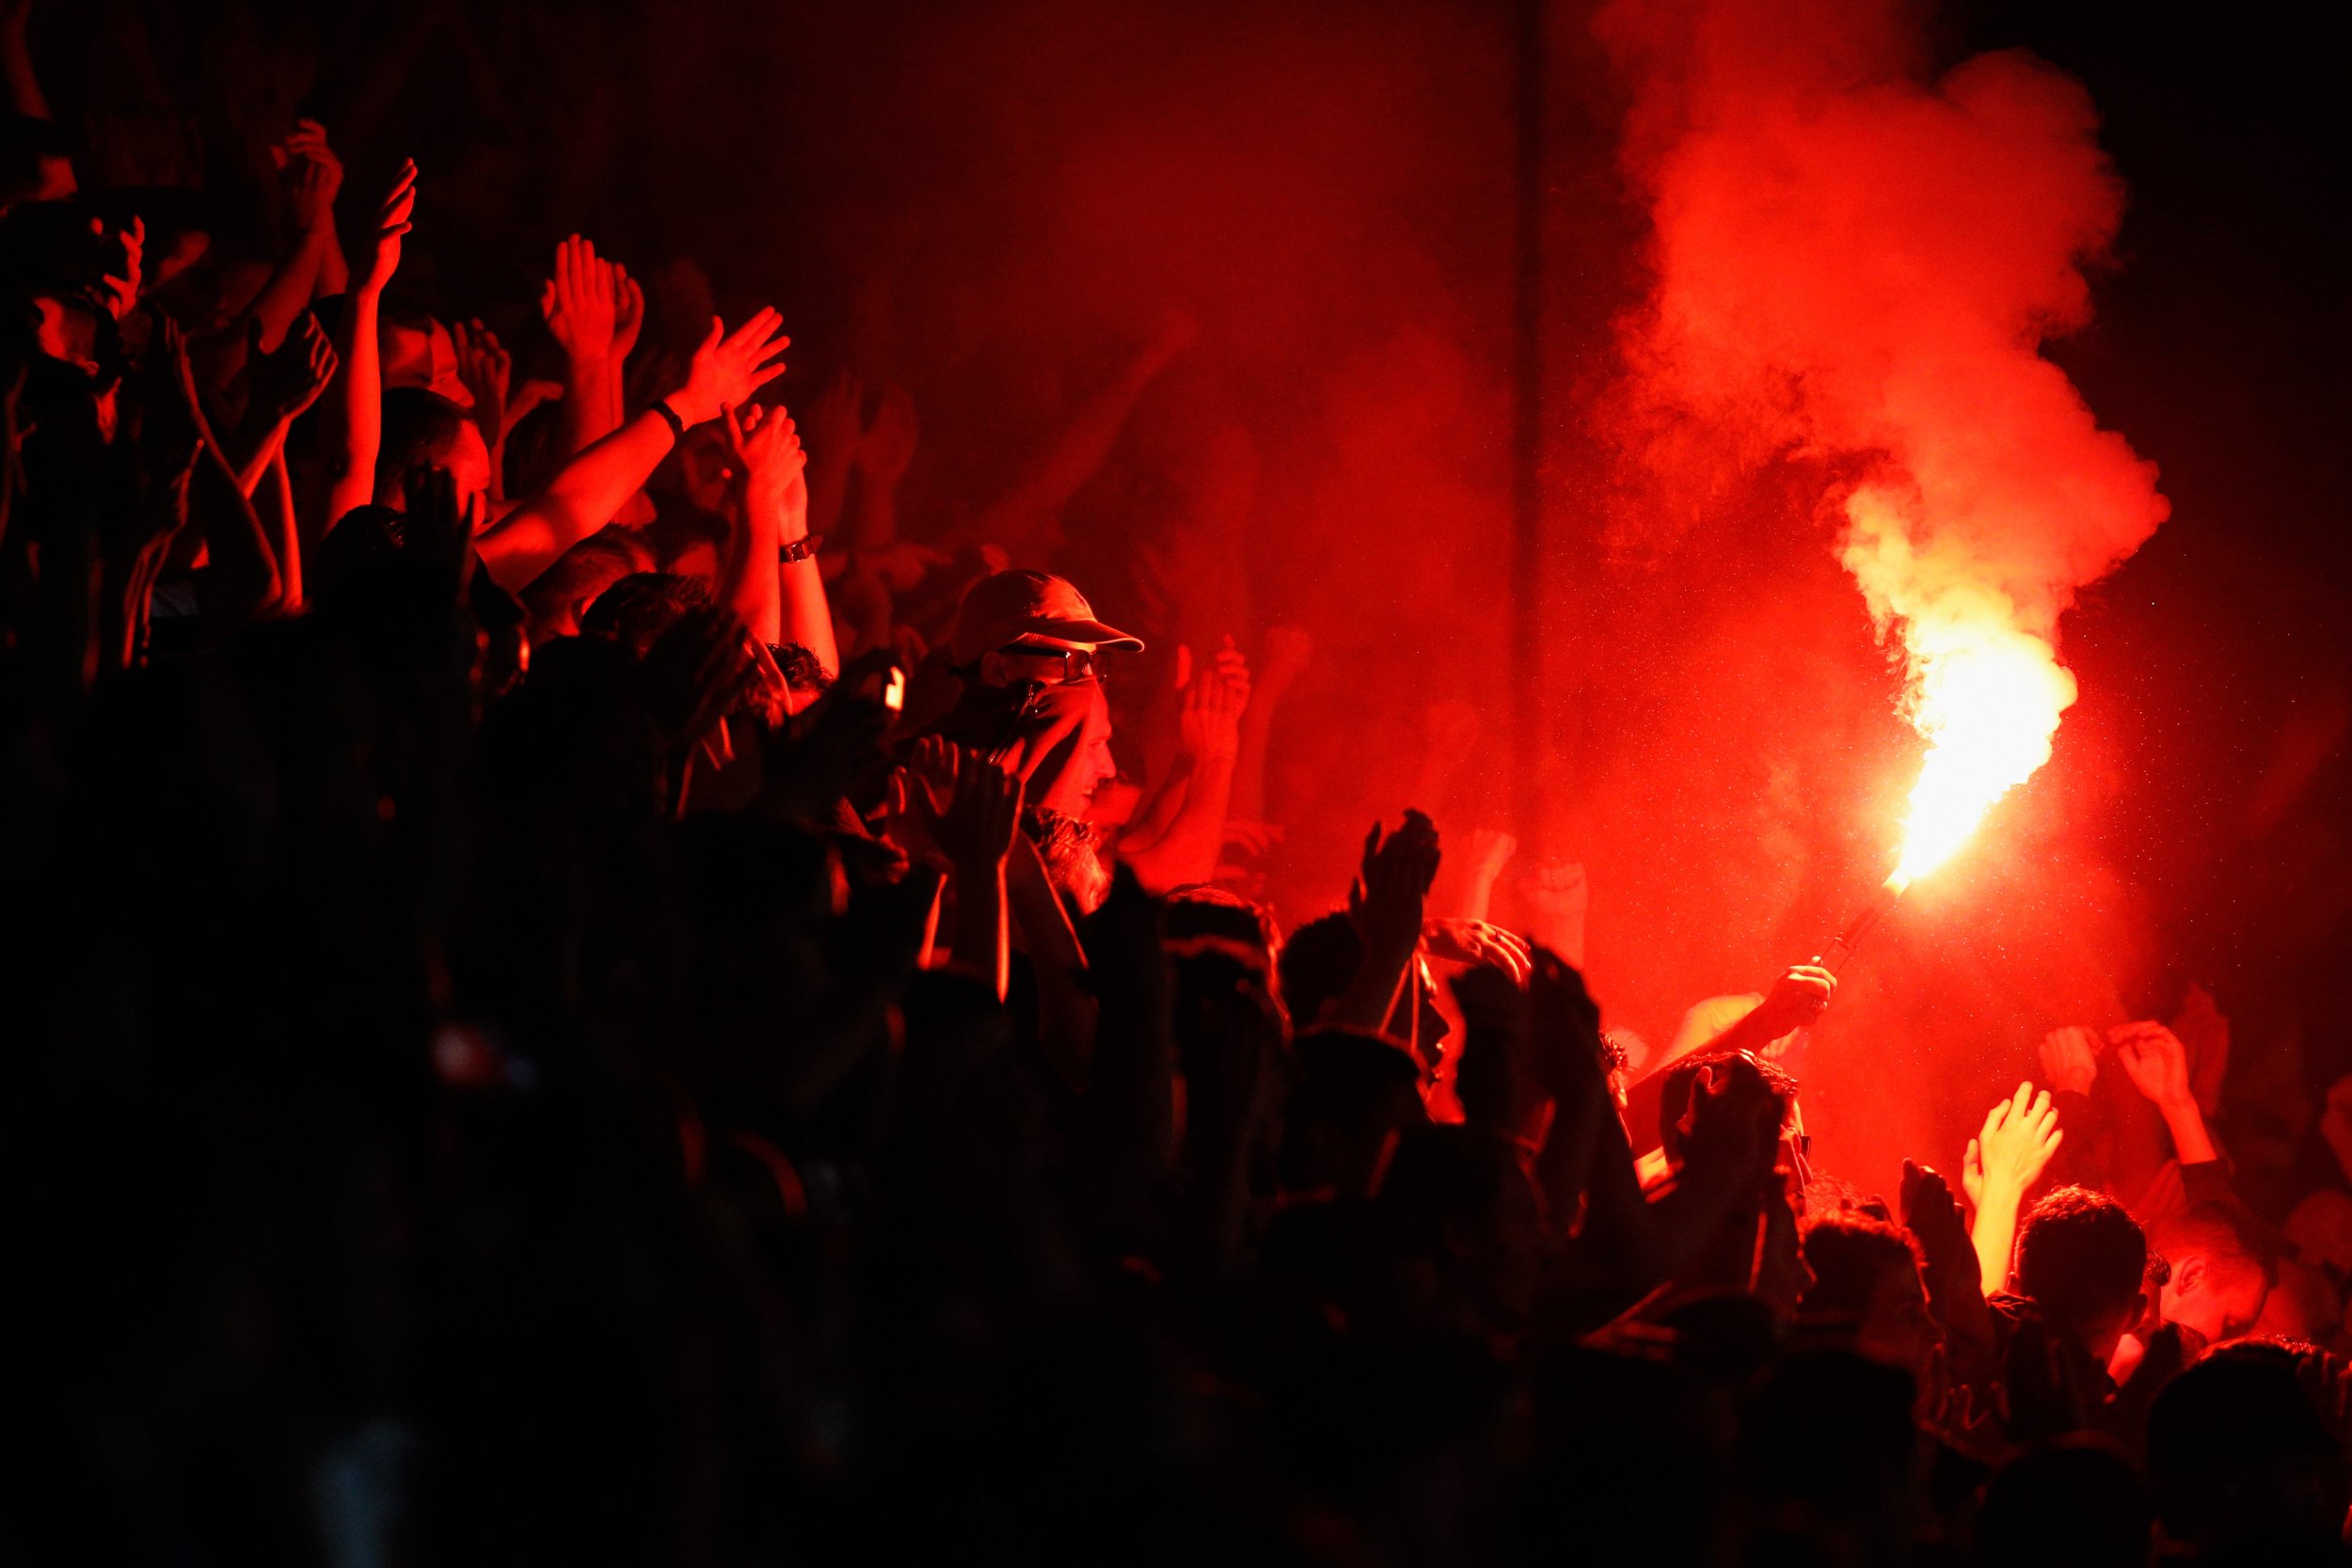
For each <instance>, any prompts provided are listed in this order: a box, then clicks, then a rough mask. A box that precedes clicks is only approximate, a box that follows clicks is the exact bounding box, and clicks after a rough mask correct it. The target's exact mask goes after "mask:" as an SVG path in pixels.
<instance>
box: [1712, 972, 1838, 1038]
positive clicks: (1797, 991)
mask: <svg viewBox="0 0 2352 1568" xmlns="http://www.w3.org/2000/svg"><path fill="white" fill-rule="evenodd" d="M1836 993H1837V976H1836V975H1835V974H1831V973H1830V972H1829V971H1828V970H1826V969H1823V968H1821V967H1820V965H1818V964H1791V965H1790V966H1789V967H1788V969H1787V970H1785V971H1783V972H1782V973H1781V975H1780V977H1779V978H1778V979H1776V980H1774V981H1773V982H1772V990H1770V991H1767V992H1766V993H1765V996H1764V1000H1763V1001H1761V1002H1759V1003H1757V1004H1756V1006H1754V1007H1753V1008H1751V1009H1749V1011H1748V1013H1747V1015H1746V1016H1745V1017H1743V1018H1741V1019H1740V1021H1739V1022H1737V1023H1734V1024H1733V1025H1732V1026H1731V1027H1730V1028H1728V1029H1726V1030H1724V1032H1723V1033H1722V1034H1720V1035H1718V1036H1716V1037H1714V1038H1713V1039H1712V1040H1710V1041H1708V1050H1710V1051H1731V1050H1740V1051H1752V1052H1754V1053H1756V1055H1758V1056H1762V1055H1764V1054H1765V1053H1766V1048H1767V1047H1768V1046H1770V1045H1771V1044H1772V1042H1773V1041H1774V1040H1776V1039H1778V1038H1780V1037H1782V1036H1783V1035H1786V1034H1787V1033H1788V1032H1789V1031H1790V1030H1791V1029H1802V1028H1804V1027H1805V1026H1806V1025H1808V1024H1810V1023H1813V1022H1817V1021H1818V1020H1819V1019H1820V1016H1821V1015H1822V1014H1823V1013H1825V1012H1827V1011H1829V1004H1830V998H1831V997H1833V996H1835V995H1836Z"/></svg>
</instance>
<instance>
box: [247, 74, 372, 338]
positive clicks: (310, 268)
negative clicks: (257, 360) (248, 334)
mask: <svg viewBox="0 0 2352 1568" xmlns="http://www.w3.org/2000/svg"><path fill="white" fill-rule="evenodd" d="M270 156H271V157H272V158H274V159H276V160H277V162H278V167H279V169H280V170H281V171H282V172H283V174H284V176H285V180H286V189H287V193H288V198H289V204H290V206H291V208H292V211H293V216H294V240H293V242H292V243H291V244H290V245H288V246H287V249H286V254H285V255H284V256H282V257H280V258H279V259H278V265H277V266H276V267H275V268H274V269H272V271H271V273H270V275H269V277H268V279H267V280H266V281H265V282H263V283H262V289H261V292H260V293H257V294H255V295H254V296H253V302H252V303H251V304H250V305H248V306H246V309H245V315H244V317H243V322H244V324H245V325H246V327H247V328H248V330H252V329H258V332H259V336H260V341H261V347H262V352H263V353H267V352H268V351H270V350H272V349H275V348H276V347H277V346H278V343H279V342H281V341H284V339H285V336H286V332H287V329H288V328H289V327H291V326H292V325H294V317H295V315H296V314H297V313H299V312H300V311H301V310H302V309H303V308H304V307H305V306H307V305H309V304H310V302H311V301H312V300H314V299H323V298H325V297H326V295H328V294H330V293H342V292H343V288H344V286H345V285H346V283H347V278H345V277H343V275H344V274H345V273H346V271H347V269H346V268H345V266H344V264H343V252H342V242H341V241H339V240H338V239H337V238H336V237H335V198H336V196H337V194H338V193H339V192H341V191H342V184H343V165H342V159H340V158H338V157H337V156H336V155H335V152H334V150H333V149H332V148H330V147H328V146H327V144H326V127H324V126H322V125H320V124H319V122H318V121H317V120H314V119H305V120H301V121H298V122H296V124H295V127H294V135H291V136H288V137H287V138H286V139H285V140H284V141H283V142H281V143H279V144H278V146H276V147H274V148H272V149H271V150H270ZM330 283H331V284H333V285H334V286H333V287H329V286H327V285H329V284H330Z"/></svg>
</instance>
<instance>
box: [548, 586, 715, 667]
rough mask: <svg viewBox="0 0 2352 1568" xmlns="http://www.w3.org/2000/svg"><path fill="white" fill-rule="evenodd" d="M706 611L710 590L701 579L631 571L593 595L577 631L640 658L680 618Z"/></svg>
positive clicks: (708, 605)
mask: <svg viewBox="0 0 2352 1568" xmlns="http://www.w3.org/2000/svg"><path fill="white" fill-rule="evenodd" d="M709 608H710V589H709V586H708V585H707V583H705V582H704V581H703V580H702V578H690V577H680V576H678V575H677V574H676V573H675V572H632V573H630V574H629V575H628V576H627V577H625V578H621V579H620V580H618V581H617V582H615V583H613V584H612V587H610V588H608V589H606V590H605V591H604V592H603V593H602V594H598V595H596V602H595V603H594V604H591V605H590V606H589V607H588V610H587V613H586V614H584V615H582V616H581V617H580V635H581V636H583V637H605V638H611V639H612V641H616V642H620V643H622V644H624V645H625V646H627V647H628V648H631V649H633V650H634V651H635V652H636V654H637V655H638V657H641V658H642V657H644V654H645V651H646V650H647V649H649V648H651V647H652V646H653V645H654V643H656V642H657V641H660V638H661V634H662V633H663V632H665V631H668V630H669V629H670V628H671V627H672V626H675V625H676V624H677V621H678V620H679V618H680V617H682V616H685V615H689V614H691V613H693V612H694V611H696V610H708V609H709Z"/></svg>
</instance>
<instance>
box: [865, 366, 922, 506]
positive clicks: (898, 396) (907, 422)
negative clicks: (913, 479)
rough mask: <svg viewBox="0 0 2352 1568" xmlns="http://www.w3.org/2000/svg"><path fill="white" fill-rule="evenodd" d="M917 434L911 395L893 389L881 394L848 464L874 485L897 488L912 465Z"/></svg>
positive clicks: (900, 388)
mask: <svg viewBox="0 0 2352 1568" xmlns="http://www.w3.org/2000/svg"><path fill="white" fill-rule="evenodd" d="M919 434H920V431H919V429H918V427H917V425H916V424H915V420H914V394H912V393H910V392H909V391H908V390H907V389H906V388H904V387H893V388H890V390H888V391H886V392H884V393H883V394H882V405H881V406H880V407H878V408H876V409H875V410H874V422H873V423H871V424H869V425H867V426H866V429H865V431H864V432H863V433H862V434H861V435H860V436H859V437H858V440H857V446H856V451H855V452H854V454H853V455H852V457H851V459H850V461H851V462H852V463H854V464H855V465H856V467H857V471H858V472H859V473H861V474H864V475H865V476H866V478H868V479H870V480H873V481H874V482H876V483H882V484H896V483H898V481H900V480H901V479H903V478H905V477H906V471H907V468H908V467H909V466H910V465H912V464H913V463H914V444H915V440H916V437H917V436H918V435H919Z"/></svg>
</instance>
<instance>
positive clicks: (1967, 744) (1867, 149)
mask: <svg viewBox="0 0 2352 1568" xmlns="http://www.w3.org/2000/svg"><path fill="white" fill-rule="evenodd" d="M1596 27H1597V31H1598V32H1599V34H1600V36H1601V38H1602V40H1603V41H1604V43H1605V44H1607V46H1608V47H1609V49H1610V52H1611V54H1612V55H1613V58H1614V60H1615V62H1616V64H1617V67H1618V69H1619V71H1621V72H1622V73H1623V74H1624V76H1625V77H1626V79H1627V81H1628V83H1629V86H1630V87H1631V89H1632V108H1631V112H1630V114H1629V118H1628V120H1627V125H1626V141H1625V150H1624V160H1625V163H1626V166H1627V168H1628V172H1629V175H1630V176H1631V177H1632V179H1633V181H1634V182H1635V184H1636V187H1637V188H1638V189H1640V190H1641V191H1642V192H1643V193H1644V194H1645V197H1646V198H1647V200H1648V204H1649V210H1650V217H1651V221H1652V224H1653V227H1654V231H1655V233H1654V241H1653V245H1652V255H1651V260H1652V263H1653V265H1654V268H1655V272H1656V277H1655V282H1654V284H1653V286H1652V289H1651V291H1650V294H1649V297H1648V299H1647V300H1646V301H1645V304H1644V305H1643V306H1642V307H1641V308H1640V309H1637V310H1635V311H1633V312H1632V313H1630V314H1629V316H1628V317H1627V318H1626V320H1625V322H1624V324H1623V327H1622V338H1623V347H1624V353H1625V360H1626V366H1627V372H1628V375H1627V381H1626V384H1625V387H1624V392H1625V397H1624V400H1623V404H1622V406H1621V407H1620V408H1619V409H1618V410H1617V412H1618V414H1619V418H1620V428H1619V430H1618V433H1617V434H1618V436H1619V438H1620V440H1621V442H1622V444H1623V446H1624V448H1625V451H1626V456H1627V458H1628V459H1629V462H1630V464H1631V465H1632V467H1631V470H1630V471H1631V472H1633V473H1635V474H1636V475H1639V476H1642V477H1641V478H1639V479H1637V480H1636V483H1640V484H1643V485H1644V486H1645V487H1646V488H1648V489H1649V490H1651V491H1652V492H1653V494H1654V495H1656V496H1657V497H1658V498H1659V499H1662V500H1664V501H1666V502H1668V503H1670V504H1669V505H1667V506H1666V507H1665V508H1664V509H1663V510H1665V511H1666V512H1667V513H1668V514H1670V515H1672V514H1679V515H1683V516H1686V517H1691V518H1701V517H1705V516H1707V515H1709V513H1710V511H1711V510H1712V509H1713V508H1714V507H1716V506H1718V505H1719V504H1720V498H1721V497H1722V496H1723V494H1724V492H1725V489H1726V487H1727V484H1728V483H1729V482H1730V481H1731V480H1732V478H1733V477H1734V476H1735V475H1736V474H1737V473H1738V472H1739V471H1740V470H1745V469H1749V468H1753V467H1757V466H1760V465H1762V464H1765V463H1768V462H1772V461H1773V460H1776V459H1778V458H1780V457H1782V456H1784V455H1786V454H1788V453H1792V452H1793V453H1798V454H1800V455H1802V456H1803V457H1804V458H1805V459H1806V460H1808V461H1813V462H1817V463H1819V464H1820V465H1821V467H1822V468H1823V471H1824V472H1825V473H1828V474H1830V475H1842V476H1844V477H1843V478H1842V479H1833V480H1832V481H1831V482H1830V485H1831V488H1830V491H1829V495H1828V497H1827V498H1826V499H1827V501H1828V502H1829V503H1830V504H1829V506H1828V507H1827V510H1828V512H1829V515H1830V516H1831V518H1832V519H1833V521H1834V522H1835V524H1836V527H1837V529H1838V532H1839V541H1838V553H1839V558H1840V559H1841V560H1842V561H1843V562H1844V563H1845V566H1846V568H1847V570H1848V571H1850V572H1851V573H1852V575H1853V578H1854V581H1855V584H1856V585H1857V586H1858V587H1859V588H1860V589H1861V590H1862V594H1863V597H1864V599H1865V600H1866V601H1867V604H1868V606H1869V610H1870V614H1871V616H1872V618H1873V620H1874V621H1875V622H1876V624H1877V626H1878V630H1879V634H1880V636H1881V638H1882V639H1883V640H1885V641H1889V642H1891V643H1893V644H1894V645H1895V646H1896V647H1897V648H1898V649H1899V656H1900V657H1901V660H1902V666H1903V673H1904V695H1903V699H1902V710H1903V714H1904V717H1905V718H1907V719H1908V720H1909V721H1911V723H1912V724H1913V726H1914V727H1915V728H1916V729H1917V730H1918V732H1919V734H1920V735H1921V736H1923V737H1924V738H1925V739H1926V741H1927V743H1928V756H1927V762H1926V765H1925V767H1924V768H1922V769H1921V771H1920V774H1919V779H1918V783H1917V784H1916V786H1915V788H1914V789H1913V791H1912V795H1911V809H1910V814H1909V820H1908V822H1907V824H1906V826H1905V830H1904V835H1903V846H1902V850H1901V857H1900V861H1899V865H1898V867H1897V869H1896V872H1895V874H1894V876H1893V877H1892V878H1890V879H1889V880H1888V888H1889V890H1890V892H1891V893H1892V894H1895V895H1899V893H1900V891H1901V889H1902V888H1903V887H1904V886H1907V885H1908V884H1909V883H1910V881H1911V880H1912V879H1915V878H1918V877H1921V876H1924V875H1926V874H1927V873H1928V872H1930V871H1932V870H1933V869H1935V867H1937V866H1938V865H1940V864H1942V863H1944V862H1945V861H1946V860H1947V858H1949V856H1950V855H1951V854H1952V853H1953V851H1955V850H1956V849H1958V848H1959V847H1961V845H1962V844H1963V843H1964V842H1966V840H1967V838H1968V835H1969V834H1970V833H1971V832H1974V831H1975V829H1976V826H1977V824H1978V823H1979V821H1981V820H1982V819H1983V816H1984V814H1985V813H1986V812H1988V811H1990V810H1991V809H1992V807H1993V805H1994V802H1995V801H1997V800H2000V798H2001V797H2002V796H2003V795H2005V794H2007V793H2008V792H2009V791H2010V789H2012V788H2014V787H2016V786H2017V785H2018V784H2022V783H2024V782H2025V781H2026V778H2028V777H2029V776H2031V775H2032V773H2033V772H2034V770H2035V769H2036V768H2040V767H2041V766H2042V764H2043V763H2044V762H2047V761H2048V760H2049V758H2050V743H2051V737H2052V736H2055V735H2056V734H2057V732H2058V718H2059V715H2060V714H2062V713H2063V712H2064V711H2065V710H2066V708H2067V707H2068V705H2071V704H2072V703H2073V702H2074V676H2073V675H2071V674H2070V673H2067V670H2066V668H2065V666H2064V665H2062V664H2060V663H2059V662H2058V618H2059V616H2060V615H2061V614H2063V613H2064V611H2065V610H2067V608H2068V607H2069V606H2070V605H2072V604H2073V603H2074V595H2075V594H2076V593H2077V592H2078V591H2079V590H2080V589H2082V588H2083V587H2084V586H2086V585H2087V584H2090V583H2092V582H2095V581H2097V580H2098V579H2099V578H2101V577H2103V576H2105V575H2106V573H2107V572H2109V571H2111V570H2112V569H2113V568H2114V567H2115V566H2116V564H2117V563H2118V562H2121V561H2122V560H2123V558H2124V557H2126V556H2128V555H2130V554H2131V553H2132V551H2133V550H2135V549H2137V548H2138V546H2139V545H2140V543H2141V542H2142V541H2143V540H2145V539H2146V538H2147V537H2148V536H2149V534H2151V533H2152V532H2153V531H2155V528H2156V526H2157V525H2158V524H2159V523H2161V522H2162V521H2163V520H2164V518H2165V515H2166V514H2167V512H2168V511H2169V506H2168V503H2167V502H2166V501H2165V499H2164V498H2163V497H2162V496H2161V495H2159V494H2158V493H2157V491H2156V486H2155V469H2154V467H2153V465H2152V464H2149V463H2147V462H2145V461H2143V460H2142V459H2140V458H2139V457H2138V456H2137V454H2135V453H2134V452H2133V451H2132V450H2131V447H2130V446H2129V445H2128V444H2127V443H2126V442H2125V441H2124V440H2123V438H2122V436H2118V435H2117V434H2115V433H2114V432H2112V431H2106V430H2102V429H2100V428H2099V426H2098V421H2097V420H2096V419H2095V418H2094V417H2093V416H2092V414H2091V411H2090V407H2089V405H2088V404H2085V403H2084V401H2083V398H2082V394H2081V393H2080V392H2078V391H2077V390H2076V389H2075V388H2074V384H2073V383H2072V382H2070V381H2069V380H2068V379H2067V377H2066V375H2065V372H2062V371H2060V370H2059V369H2058V367H2057V366H2056V365H2053V364H2052V363H2051V362H2050V361H2049V360H2047V359H2045V358H2043V357H2042V353H2041V347H2042V343H2043V342H2044V341H2048V340H2050V339H2052V338H2054V337H2060V336H2063V335H2065V334H2066V333H2069V332H2071V331H2074V330H2075V329H2076V328H2079V327H2080V326H2082V325H2084V324H2085V323H2087V322H2088V321H2089V320H2090V283H2089V281H2088V279H2087V278H2086V277H2085V276H2084V267H2085V265H2086V263H2089V262H2091V261H2097V260H2099V259H2100V258H2102V257H2103V256H2105V254H2106V251H2107V247H2108V245H2110V243H2111V242H2112V240H2113V239H2114V236H2115V231H2116V226H2117V224H2118V223H2119V222H2121V220H2122V211H2123V189H2122V182H2120V181H2118V180H2117V179H2116V177H2115V173H2114V170H2113V169H2112V167H2111V166H2109V165H2108V163H2107V160H2106V156H2105V154H2103V153H2102V152H2101V151H2100V150H2099V147H2098V142H2097V135H2096V133H2097V117H2096V115H2095V113H2094V112H2093V110H2092V108H2091V104H2090V97H2089V95H2088V94H2087V93H2085V92H2084V91H2083V88H2082V86H2081V84H2080V83H2078V82H2076V81H2074V79H2073V78H2072V77H2069V76H2066V75H2064V74H2063V73H2061V72H2059V71H2056V70H2054V69H2053V68H2051V67H2050V66H2049V65H2047V64H2045V63H2043V62H2042V61H2041V60H2038V59H2036V58H2034V57H2033V56H2032V55H2026V54H2024V53H2022V52H2017V51H2006V52H2003V53H1999V54H1994V55H1979V56H1978V57H1976V58H1974V59H1970V60H1964V61H1963V62H1961V63H1960V64H1959V65H1957V66H1955V67H1953V68H1952V69H1951V70H1950V71H1947V72H1945V73H1944V74H1943V75H1942V76H1941V77H1939V78H1934V79H1932V80H1931V79H1930V78H1929V76H1928V74H1927V72H1926V71H1925V70H1924V69H1923V67H1924V65H1925V62H1926V60H1927V58H1928V56H1929V51H1928V50H1927V48H1926V46H1925V44H1924V43H1923V41H1922V38H1921V33H1920V29H1919V27H1918V25H1917V12H1916V11H1915V9H1914V8H1911V7H1910V6H1908V5H1905V4H1902V3H1899V0H1614V3H1613V4H1610V5H1608V6H1606V7H1604V8H1603V9H1602V11H1601V13H1600V16H1599V19H1598V21H1597V24H1596ZM1677 501H1679V502H1682V503H1683V504H1680V505H1678V506H1677V505H1673V504H1671V503H1674V502H1677ZM1659 510H1660V509H1659V508H1649V509H1645V515H1657V513H1658V511H1659Z"/></svg>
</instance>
